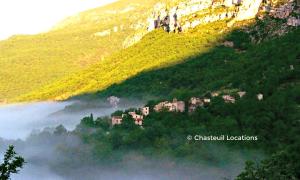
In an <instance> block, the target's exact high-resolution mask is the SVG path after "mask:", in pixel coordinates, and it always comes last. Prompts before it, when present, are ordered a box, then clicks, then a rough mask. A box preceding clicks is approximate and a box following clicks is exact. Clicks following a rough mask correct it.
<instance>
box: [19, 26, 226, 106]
mask: <svg viewBox="0 0 300 180" xmlns="http://www.w3.org/2000/svg"><path fill="white" fill-rule="evenodd" d="M224 27H226V23H225V22H217V23H215V24H214V25H203V26H199V27H198V28H196V29H194V30H193V31H191V32H190V33H184V34H168V33H165V32H164V31H162V30H157V31H154V32H152V33H150V34H148V35H146V36H145V37H144V38H143V39H142V40H141V41H140V42H139V43H137V44H136V45H134V46H131V47H129V48H127V49H124V50H122V51H120V52H118V53H116V54H114V55H112V56H111V57H109V58H106V59H105V60H103V61H101V62H99V63H97V64H95V65H93V66H92V67H90V68H88V69H86V70H84V71H82V72H78V73H75V74H74V75H71V76H70V77H67V78H64V79H63V80H60V81H58V82H56V83H54V84H51V85H49V86H45V87H44V88H42V89H38V90H37V91H34V92H32V93H30V94H29V95H26V96H23V97H21V100H36V99H56V100H62V99H66V98H69V97H71V96H74V95H78V94H81V93H86V92H93V91H97V90H103V89H104V88H107V87H109V86H110V85H112V84H115V83H121V82H122V81H124V80H126V79H127V78H130V77H132V76H135V75H137V74H138V73H141V72H143V71H149V70H151V69H157V68H161V67H164V66H168V65H172V64H176V63H180V62H182V61H183V60H184V59H186V58H189V57H192V56H195V55H197V54H199V53H203V52H206V51H208V50H209V49H210V48H211V47H213V46H214V44H215V43H216V42H217V41H218V39H219V38H221V37H222V36H223V34H224V30H225V29H224ZM220 32H221V33H220ZM19 100H20V99H19Z"/></svg>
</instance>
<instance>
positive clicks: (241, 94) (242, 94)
mask: <svg viewBox="0 0 300 180" xmlns="http://www.w3.org/2000/svg"><path fill="white" fill-rule="evenodd" d="M238 95H239V96H240V98H242V97H244V96H245V95H246V92H245V91H239V92H238Z"/></svg>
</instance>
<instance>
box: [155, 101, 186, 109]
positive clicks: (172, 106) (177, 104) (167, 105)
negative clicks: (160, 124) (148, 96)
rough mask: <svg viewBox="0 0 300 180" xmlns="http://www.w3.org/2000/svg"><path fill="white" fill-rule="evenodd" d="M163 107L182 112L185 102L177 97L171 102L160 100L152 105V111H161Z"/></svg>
mask: <svg viewBox="0 0 300 180" xmlns="http://www.w3.org/2000/svg"><path fill="white" fill-rule="evenodd" d="M163 109H167V111H169V112H184V111H185V103H184V102H183V101H177V99H173V102H169V101H164V102H160V103H159V104H157V105H155V107H154V111H156V112H159V111H162V110H163Z"/></svg>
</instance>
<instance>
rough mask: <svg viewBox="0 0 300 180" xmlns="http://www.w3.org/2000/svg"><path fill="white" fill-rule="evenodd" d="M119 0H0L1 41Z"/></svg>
mask: <svg viewBox="0 0 300 180" xmlns="http://www.w3.org/2000/svg"><path fill="white" fill-rule="evenodd" d="M114 1H117V0H0V40H1V39H5V38H7V37H9V36H11V35H14V34H35V33H39V32H44V31H47V30H49V29H50V28H51V27H53V25H55V24H56V23H57V22H59V21H61V20H62V19H64V18H66V17H68V16H71V15H73V14H76V13H78V12H80V11H84V10H87V9H90V8H95V7H99V6H101V5H104V4H108V3H111V2H114Z"/></svg>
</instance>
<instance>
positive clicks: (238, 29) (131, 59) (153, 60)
mask: <svg viewBox="0 0 300 180" xmlns="http://www.w3.org/2000/svg"><path fill="white" fill-rule="evenodd" d="M249 2H250V3H251V2H256V1H249ZM191 3H192V1H191ZM252 5H253V6H255V5H256V3H253V4H252ZM157 6H158V5H156V6H155V7H156V8H154V13H153V14H163V13H164V12H163V11H164V6H163V5H159V6H158V7H157ZM161 6H162V7H161ZM193 6H194V4H192V5H190V6H187V7H188V9H189V10H187V11H188V12H187V11H183V12H186V14H188V15H186V16H183V17H182V18H181V21H182V22H181V24H182V27H185V26H186V24H190V26H189V28H185V29H183V30H184V32H182V33H167V32H165V31H164V30H162V29H156V30H153V31H150V32H144V33H143V36H142V39H141V40H140V41H138V42H137V43H136V44H134V45H133V46H130V47H128V48H126V49H123V50H121V51H119V52H116V53H114V54H113V55H111V56H110V57H107V58H106V59H105V60H103V61H100V62H97V63H95V64H94V65H92V66H90V67H89V68H87V69H85V70H83V71H80V72H77V73H75V74H73V75H71V76H68V77H65V78H63V79H60V80H58V81H56V82H54V83H53V84H50V85H47V86H44V87H42V88H39V89H37V90H35V91H32V92H30V93H29V94H26V95H23V96H20V97H18V98H17V99H16V100H17V101H32V100H49V99H50V100H51V99H55V100H64V99H67V98H70V97H74V96H77V95H82V94H86V93H89V94H93V93H95V92H97V91H98V92H99V93H96V94H97V95H98V96H102V97H105V96H110V95H118V96H120V97H122V96H123V97H125V96H126V97H145V96H149V97H153V96H155V97H159V96H166V95H167V96H175V95H177V96H178V95H182V92H186V93H190V94H197V93H198V94H199V93H205V92H207V91H212V90H219V89H227V88H229V89H231V88H232V89H238V88H243V87H244V88H245V87H248V86H247V85H246V84H247V83H250V84H252V85H256V84H255V82H256V81H258V82H260V83H261V82H263V81H264V80H263V79H261V80H259V79H260V78H261V77H263V75H262V74H264V72H263V71H264V69H261V68H267V66H266V64H267V62H269V61H261V60H260V59H261V57H265V55H263V53H265V51H274V50H276V49H277V48H276V46H278V47H279V46H281V44H282V43H285V44H287V46H286V47H289V48H287V49H286V51H283V50H284V49H283V48H282V51H280V53H281V54H277V55H276V56H274V55H275V54H274V55H272V57H273V58H272V59H270V58H268V60H270V63H272V62H273V59H277V58H278V63H287V64H286V65H285V66H284V67H287V68H288V67H289V65H293V66H294V67H295V66H297V65H296V64H297V60H296V59H297V57H299V55H298V54H297V52H298V46H297V44H298V42H297V41H294V42H290V40H287V41H286V42H280V40H276V37H279V36H284V35H286V34H289V33H290V34H291V35H289V36H287V37H291V38H293V37H296V36H298V34H299V31H298V30H297V28H295V27H293V26H288V25H287V23H286V18H284V19H281V20H278V19H276V18H274V17H273V16H271V15H269V14H268V13H267V14H266V13H265V12H262V11H260V12H259V14H258V17H259V19H256V20H255V19H252V20H251V19H250V20H248V17H249V16H244V15H243V14H242V15H243V17H242V16H239V14H240V13H239V12H238V13H237V14H234V13H235V12H236V9H235V7H236V6H233V7H232V6H230V7H226V6H224V5H223V4H221V5H220V6H216V7H211V4H210V5H207V4H205V3H204V4H202V5H201V6H197V8H198V9H201V10H200V11H192V10H190V9H192V8H191V7H193ZM175 7H177V9H178V6H175ZM242 7H243V6H242ZM250 7H252V6H250ZM168 8H169V9H172V7H168ZM238 8H239V9H240V11H241V9H242V8H241V6H238ZM274 8H275V7H274ZM185 10H186V9H185ZM157 11H158V13H157ZM247 11H248V9H245V11H242V12H247ZM252 11H253V12H254V14H255V15H256V14H257V11H256V10H252ZM224 12H225V13H226V15H224ZM229 14H232V15H234V16H236V17H239V18H244V20H243V21H237V22H235V18H232V17H231V15H229ZM223 15H224V16H223ZM248 15H249V14H248ZM251 16H252V15H251ZM153 19H155V18H153ZM199 23H200V25H197V24H199ZM193 24H196V25H195V26H194V25H193ZM295 29H296V30H295ZM268 41H270V42H272V43H274V46H275V47H274V46H273V45H272V46H270V45H269V46H268V47H264V48H262V47H260V46H262V45H261V43H262V42H265V43H267V42H268ZM228 42H229V44H232V45H229V46H228ZM272 43H270V44H272ZM291 47H293V48H291ZM257 48H259V49H257ZM256 53H257V54H259V56H258V55H257V56H256V55H255V56H253V54H256ZM281 56H286V57H290V60H289V61H288V60H286V61H282V59H280V57H281ZM252 57H257V58H256V59H253V58H252ZM243 59H246V60H243ZM249 59H253V61H250V62H251V63H254V62H255V63H254V64H250V62H249ZM274 61H275V60H274ZM244 66H247V67H249V68H250V69H255V72H256V71H257V73H255V74H257V75H258V77H257V76H253V77H255V78H256V79H251V78H249V77H247V76H249V74H244V73H245V69H243V68H245V67H244ZM256 66H257V67H256ZM278 68H281V67H280V66H276V67H275V69H278ZM296 69H297V68H296ZM276 71H277V70H276ZM249 72H251V71H250V70H249ZM295 72H296V71H295ZM251 73H252V72H251ZM282 75H283V76H284V74H282ZM272 76H273V74H272ZM274 76H275V75H274ZM293 76H294V75H293ZM238 77H240V78H244V80H243V79H241V80H240V79H239V78H238ZM250 77H252V76H250ZM276 78H279V76H278V77H276ZM237 79H239V80H240V82H237V81H238V80H237ZM245 79H248V81H250V79H251V82H246V81H245ZM242 80H243V81H242ZM233 83H234V84H233ZM296 83H297V82H296ZM234 86H236V87H234Z"/></svg>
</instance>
